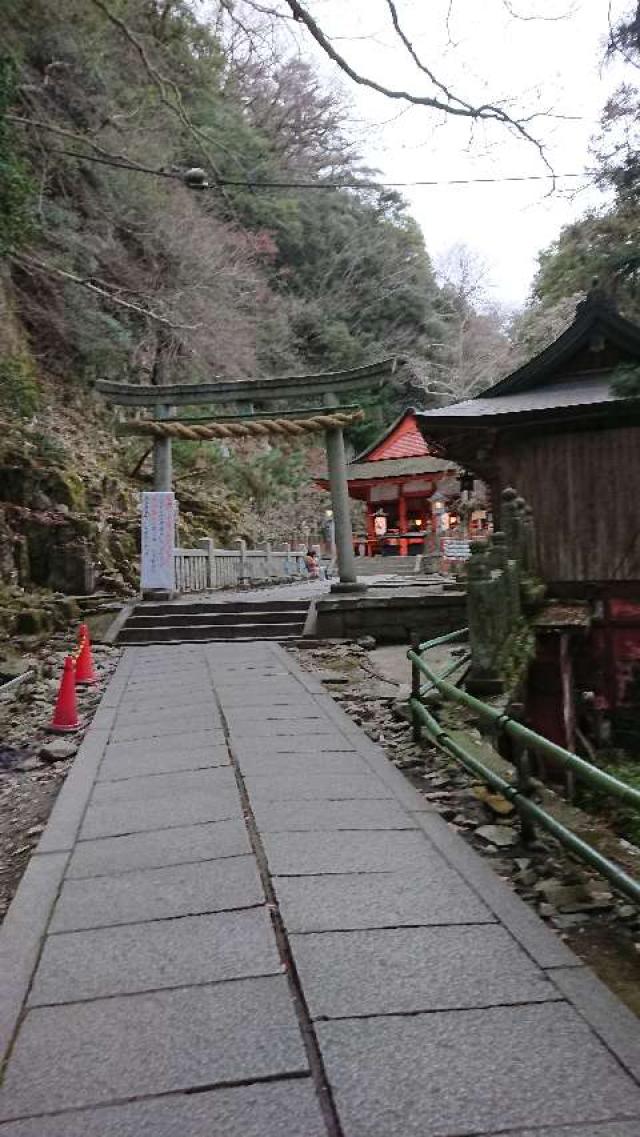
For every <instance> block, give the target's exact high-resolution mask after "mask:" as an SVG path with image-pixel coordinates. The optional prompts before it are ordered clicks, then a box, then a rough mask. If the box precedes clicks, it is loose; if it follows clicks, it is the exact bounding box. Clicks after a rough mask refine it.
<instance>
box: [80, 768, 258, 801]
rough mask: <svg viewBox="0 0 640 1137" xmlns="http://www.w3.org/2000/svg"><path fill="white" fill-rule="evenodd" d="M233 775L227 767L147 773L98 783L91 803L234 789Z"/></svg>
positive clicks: (234, 778) (146, 799) (138, 799)
mask: <svg viewBox="0 0 640 1137" xmlns="http://www.w3.org/2000/svg"><path fill="white" fill-rule="evenodd" d="M235 788H236V777H235V774H234V772H233V770H232V769H231V768H230V766H220V767H218V769H214V770H181V771H180V772H179V773H165V774H160V773H157V774H148V775H144V776H140V777H130V778H125V779H122V780H120V781H115V782H114V781H111V782H99V783H97V785H96V786H95V787H94V790H93V794H92V797H91V802H92V804H93V803H96V804H102V803H104V802H109V801H148V800H150V799H151V798H157V797H172V798H173V797H180V796H182V795H183V794H202V795H203V796H205V795H215V794H220V793H225V792H226V791H233V790H234V789H235Z"/></svg>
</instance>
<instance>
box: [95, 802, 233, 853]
mask: <svg viewBox="0 0 640 1137" xmlns="http://www.w3.org/2000/svg"><path fill="white" fill-rule="evenodd" d="M235 817H242V808H241V805H240V798H239V797H238V793H237V791H236V790H233V791H231V790H227V791H225V792H224V793H218V794H215V795H213V794H211V795H207V796H203V795H202V794H200V793H194V794H181V795H180V797H176V798H153V799H152V800H150V801H109V802H103V803H102V804H100V803H97V804H96V805H90V806H89V808H88V809H87V812H86V815H85V819H84V823H83V825H82V829H81V830H80V840H87V841H88V840H91V839H93V838H95V837H117V836H119V835H120V834H124V833H142V832H144V831H145V830H147V829H172V828H174V827H175V826H177V825H197V824H198V823H199V822H201V821H230V820H232V819H233V818H235Z"/></svg>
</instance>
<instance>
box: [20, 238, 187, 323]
mask: <svg viewBox="0 0 640 1137" xmlns="http://www.w3.org/2000/svg"><path fill="white" fill-rule="evenodd" d="M11 260H12V261H13V262H14V264H17V265H19V266H20V268H23V269H24V270H25V271H26V272H29V270H31V271H33V269H36V270H37V271H39V272H45V273H48V274H49V275H50V276H57V277H60V279H62V280H68V281H71V283H72V284H79V285H80V286H81V287H82V288H86V289H87V290H88V291H89V292H93V293H94V294H95V295H96V296H101V297H102V298H103V299H104V300H108V301H109V302H110V303H111V304H117V306H118V307H119V308H126V309H127V311H129V312H135V313H136V315H138V316H145V317H146V319H148V320H153V321H154V322H155V323H157V324H162V325H163V326H164V327H166V328H171V329H172V330H173V331H182V332H194V331H196V330H197V328H198V327H199V325H198V324H174V323H173V322H172V321H171V320H169V319H167V317H166V316H161V315H160V314H159V313H158V312H154V311H152V309H150V308H142V307H140V305H139V304H131V303H130V302H129V301H128V300H122V299H121V298H120V297H119V296H115V295H114V294H113V293H112V292H109V291H108V290H107V289H106V288H99V287H98V285H97V284H93V283H92V282H91V281H90V280H86V279H85V278H84V277H81V276H77V275H76V274H75V273H74V272H67V271H66V270H65V269H62V268H58V267H57V266H56V265H48V264H45V262H44V261H41V260H38V259H37V258H36V257H30V256H27V255H26V254H25V253H12V254H11Z"/></svg>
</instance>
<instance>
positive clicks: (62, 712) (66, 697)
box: [47, 655, 80, 734]
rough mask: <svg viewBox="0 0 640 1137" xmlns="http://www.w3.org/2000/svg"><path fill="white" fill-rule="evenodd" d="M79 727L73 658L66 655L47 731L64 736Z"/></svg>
mask: <svg viewBox="0 0 640 1137" xmlns="http://www.w3.org/2000/svg"><path fill="white" fill-rule="evenodd" d="M79 726H80V719H79V718H78V704H77V701H76V677H75V662H74V659H73V656H72V655H68V656H67V658H66V659H65V661H64V671H63V672H62V680H61V682H60V690H59V691H58V698H57V700H56V706H55V710H54V712H53V718H52V720H51V722H50V723H49V725H48V727H47V730H55V731H56V732H57V733H58V734H65V733H67V732H69V731H73V730H77V729H78V727H79Z"/></svg>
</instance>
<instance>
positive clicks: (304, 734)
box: [231, 719, 343, 746]
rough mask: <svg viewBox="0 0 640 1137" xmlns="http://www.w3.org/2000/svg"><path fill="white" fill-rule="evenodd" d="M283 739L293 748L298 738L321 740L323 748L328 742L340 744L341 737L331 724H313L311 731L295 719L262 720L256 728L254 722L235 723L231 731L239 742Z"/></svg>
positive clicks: (324, 722)
mask: <svg viewBox="0 0 640 1137" xmlns="http://www.w3.org/2000/svg"><path fill="white" fill-rule="evenodd" d="M256 736H257V737H259V738H264V739H272V738H284V739H289V740H290V741H289V745H291V746H295V743H296V740H297V739H299V738H309V737H312V738H313V739H314V740H315V739H318V740H322V743H323V745H324V746H327V745H328V740H329V739H331V740H332V741H333V742H338V743H339V742H342V741H343V736H342V735H341V734H338V733H337V732H336V731H335V729H334V727H333V726H332V724H331V723H328V722H327V721H326V719H325V720H320V722H315V721H314V722H313V729H311V726H307V725H306V724H305V722H304V720H302V721H300V722H298V721H296V720H295V719H282V720H278V719H273V720H266V719H263V720H262V721H261V722H260V724H259V725H258V726H256V723H255V722H247V721H245V722H237V723H236V724H235V725H234V727H233V729H232V731H231V737H232V740H233V739H235V738H237V739H238V740H239V741H245V742H246V741H247V739H251V740H252V741H253V739H254V738H256Z"/></svg>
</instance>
